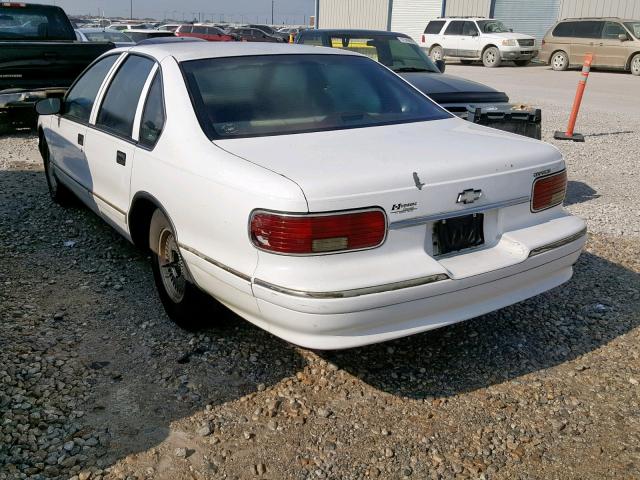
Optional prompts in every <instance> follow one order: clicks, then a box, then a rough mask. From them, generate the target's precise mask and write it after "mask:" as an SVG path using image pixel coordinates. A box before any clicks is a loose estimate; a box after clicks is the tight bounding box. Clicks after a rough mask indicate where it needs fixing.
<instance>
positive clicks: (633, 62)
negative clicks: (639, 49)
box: [631, 55, 640, 75]
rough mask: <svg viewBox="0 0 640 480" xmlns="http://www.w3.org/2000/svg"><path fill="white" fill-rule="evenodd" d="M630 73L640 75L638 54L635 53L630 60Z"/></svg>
mask: <svg viewBox="0 0 640 480" xmlns="http://www.w3.org/2000/svg"><path fill="white" fill-rule="evenodd" d="M631 73H633V74H634V75H640V55H636V56H635V57H633V60H631Z"/></svg>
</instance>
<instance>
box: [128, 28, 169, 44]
mask: <svg viewBox="0 0 640 480" xmlns="http://www.w3.org/2000/svg"><path fill="white" fill-rule="evenodd" d="M125 34H126V35H127V37H129V38H130V39H131V40H133V41H134V42H136V43H138V42H140V41H142V40H146V39H147V38H161V37H175V34H174V33H173V32H170V31H169V30H149V29H132V30H127V31H126V33H125Z"/></svg>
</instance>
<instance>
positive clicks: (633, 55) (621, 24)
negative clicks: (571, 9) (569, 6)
mask: <svg viewBox="0 0 640 480" xmlns="http://www.w3.org/2000/svg"><path fill="white" fill-rule="evenodd" d="M587 53H593V54H594V56H593V63H592V66H594V67H598V68H607V69H617V70H625V71H630V72H631V73H633V74H634V75H640V20H623V19H620V18H584V19H569V20H562V21H560V22H558V23H556V24H555V25H554V26H553V27H552V28H551V29H550V30H549V31H548V32H547V34H546V35H545V37H544V40H543V41H542V50H541V51H540V60H542V61H543V62H545V63H547V64H549V65H551V68H553V69H554V70H559V71H561V70H566V69H568V68H569V67H576V66H579V65H582V64H583V62H584V58H585V55H586V54H587Z"/></svg>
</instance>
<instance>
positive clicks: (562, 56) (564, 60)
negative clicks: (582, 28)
mask: <svg viewBox="0 0 640 480" xmlns="http://www.w3.org/2000/svg"><path fill="white" fill-rule="evenodd" d="M550 63H551V68H553V69H554V70H555V71H556V72H563V71H565V70H566V69H567V68H569V55H567V53H566V52H563V51H562V50H560V51H559V52H556V53H554V54H553V55H551V62H550Z"/></svg>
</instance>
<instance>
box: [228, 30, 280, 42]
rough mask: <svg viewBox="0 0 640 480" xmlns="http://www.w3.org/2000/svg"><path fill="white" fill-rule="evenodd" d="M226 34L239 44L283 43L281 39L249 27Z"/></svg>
mask: <svg viewBox="0 0 640 480" xmlns="http://www.w3.org/2000/svg"><path fill="white" fill-rule="evenodd" d="M228 33H229V35H231V36H233V37H235V38H236V39H237V40H239V41H241V42H273V43H283V42H284V41H285V40H284V38H282V37H278V36H275V35H270V34H268V33H266V32H263V31H262V30H260V29H258V28H251V27H240V28H232V29H230V30H229V31H228Z"/></svg>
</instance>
